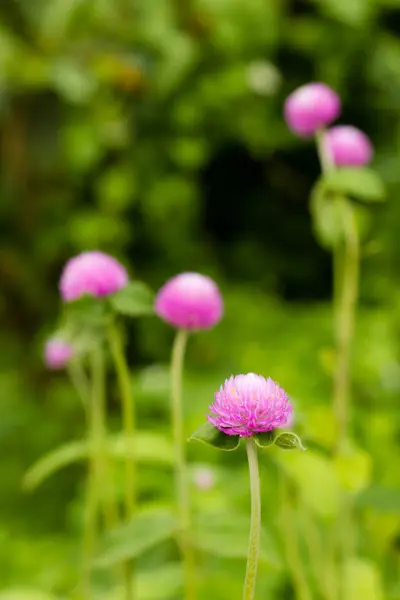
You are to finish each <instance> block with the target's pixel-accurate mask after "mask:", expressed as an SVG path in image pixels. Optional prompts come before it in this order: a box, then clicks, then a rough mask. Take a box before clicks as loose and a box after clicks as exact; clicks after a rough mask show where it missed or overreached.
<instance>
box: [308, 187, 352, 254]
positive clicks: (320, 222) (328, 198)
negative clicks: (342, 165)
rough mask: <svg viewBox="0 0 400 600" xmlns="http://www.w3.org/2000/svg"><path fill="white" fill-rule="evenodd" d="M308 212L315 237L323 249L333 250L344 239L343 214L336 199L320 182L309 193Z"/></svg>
mask: <svg viewBox="0 0 400 600" xmlns="http://www.w3.org/2000/svg"><path fill="white" fill-rule="evenodd" d="M310 212H311V216H312V223H313V229H314V234H315V237H316V238H317V240H318V241H319V243H320V244H321V246H323V247H324V248H327V249H328V250H329V249H331V248H333V247H334V246H335V245H336V244H337V243H338V242H340V241H341V240H342V239H343V237H344V222H343V214H342V212H341V206H340V203H339V202H338V199H337V198H335V197H333V196H332V195H331V194H330V193H328V192H327V190H326V189H325V187H324V186H323V185H321V183H320V182H319V183H317V184H316V186H315V187H314V189H313V191H312V193H311V198H310Z"/></svg>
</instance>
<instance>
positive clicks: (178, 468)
mask: <svg viewBox="0 0 400 600" xmlns="http://www.w3.org/2000/svg"><path fill="white" fill-rule="evenodd" d="M187 340H188V332H187V331H186V330H185V329H178V331H177V332H176V336H175V341H174V345H173V348H172V356H171V413H172V427H173V438H174V457H175V481H176V494H177V497H176V509H177V513H178V518H179V545H180V549H181V553H182V559H183V567H184V585H185V600H194V598H195V597H196V582H195V576H196V573H195V560H194V551H193V547H192V545H191V542H190V537H189V536H190V524H191V518H190V501H189V487H188V483H189V481H188V469H187V462H186V451H185V448H186V440H185V435H184V426H183V410H182V408H183V407H182V380H183V365H184V357H185V350H186V345H187Z"/></svg>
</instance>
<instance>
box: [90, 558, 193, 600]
mask: <svg viewBox="0 0 400 600" xmlns="http://www.w3.org/2000/svg"><path fill="white" fill-rule="evenodd" d="M182 582H183V573H182V564H181V563H177V562H176V563H175V562H173V563H168V564H166V565H163V566H161V567H152V568H150V569H146V571H141V570H138V571H137V572H136V573H135V577H134V579H133V581H132V585H133V589H134V595H135V598H137V599H138V600H172V599H173V598H175V597H177V596H179V594H180V592H181V588H182ZM125 596H126V591H125V587H124V586H123V585H119V586H117V585H114V586H113V587H112V589H111V590H110V591H107V592H106V593H104V594H102V595H101V600H124V598H125Z"/></svg>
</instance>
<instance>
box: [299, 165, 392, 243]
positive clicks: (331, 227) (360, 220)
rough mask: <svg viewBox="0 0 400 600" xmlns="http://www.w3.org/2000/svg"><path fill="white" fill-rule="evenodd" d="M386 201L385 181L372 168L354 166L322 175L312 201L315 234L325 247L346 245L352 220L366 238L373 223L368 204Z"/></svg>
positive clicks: (360, 234)
mask: <svg viewBox="0 0 400 600" xmlns="http://www.w3.org/2000/svg"><path fill="white" fill-rule="evenodd" d="M350 199H354V200H356V202H350ZM384 200H385V189H384V186H383V183H382V180H381V179H380V177H379V175H378V174H377V173H376V172H375V171H373V170H372V169H369V168H367V167H362V168H358V167H357V168H355V167H351V168H341V169H336V170H334V171H330V172H329V173H324V174H322V175H321V177H320V178H319V180H318V181H317V183H316V184H315V186H314V188H313V191H312V194H311V198H310V210H311V214H312V217H313V226H314V232H315V235H316V237H317V238H318V240H319V242H320V243H321V245H322V246H324V247H325V248H327V249H331V248H333V247H334V246H335V245H337V244H338V243H340V242H342V241H343V240H344V239H345V237H346V223H348V222H349V221H350V220H352V221H353V222H354V226H355V227H356V228H357V231H358V235H359V236H360V237H361V239H363V238H364V237H365V236H366V235H367V234H368V232H369V228H370V220H371V217H370V214H369V212H368V210H367V208H366V206H365V205H368V204H377V203H381V202H383V201H384Z"/></svg>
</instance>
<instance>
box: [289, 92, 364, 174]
mask: <svg viewBox="0 0 400 600" xmlns="http://www.w3.org/2000/svg"><path fill="white" fill-rule="evenodd" d="M340 113H341V101H340V98H339V96H338V94H337V93H336V92H335V91H334V90H332V89H331V88H330V87H329V86H327V85H326V84H325V83H308V84H306V85H303V86H301V87H299V88H297V90H295V91H294V92H293V93H292V94H290V96H288V98H287V99H286V102H285V107H284V115H285V120H286V123H287V125H288V127H289V129H291V130H292V131H293V132H294V133H296V134H297V135H299V136H300V137H312V136H313V135H315V134H316V133H317V132H318V131H320V130H322V129H324V128H325V127H327V126H328V125H330V124H331V123H333V122H334V121H336V119H338V117H339V116H340ZM323 144H324V147H325V149H326V152H327V153H328V155H329V156H330V157H331V158H332V160H333V162H334V164H335V165H336V166H338V167H360V166H364V165H366V164H368V163H369V162H370V161H371V159H372V157H373V147H372V144H371V142H370V140H369V138H368V137H367V136H366V135H365V133H364V132H363V131H360V129H357V127H353V125H336V126H334V127H331V128H330V129H327V130H326V131H325V132H324V140H323Z"/></svg>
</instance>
